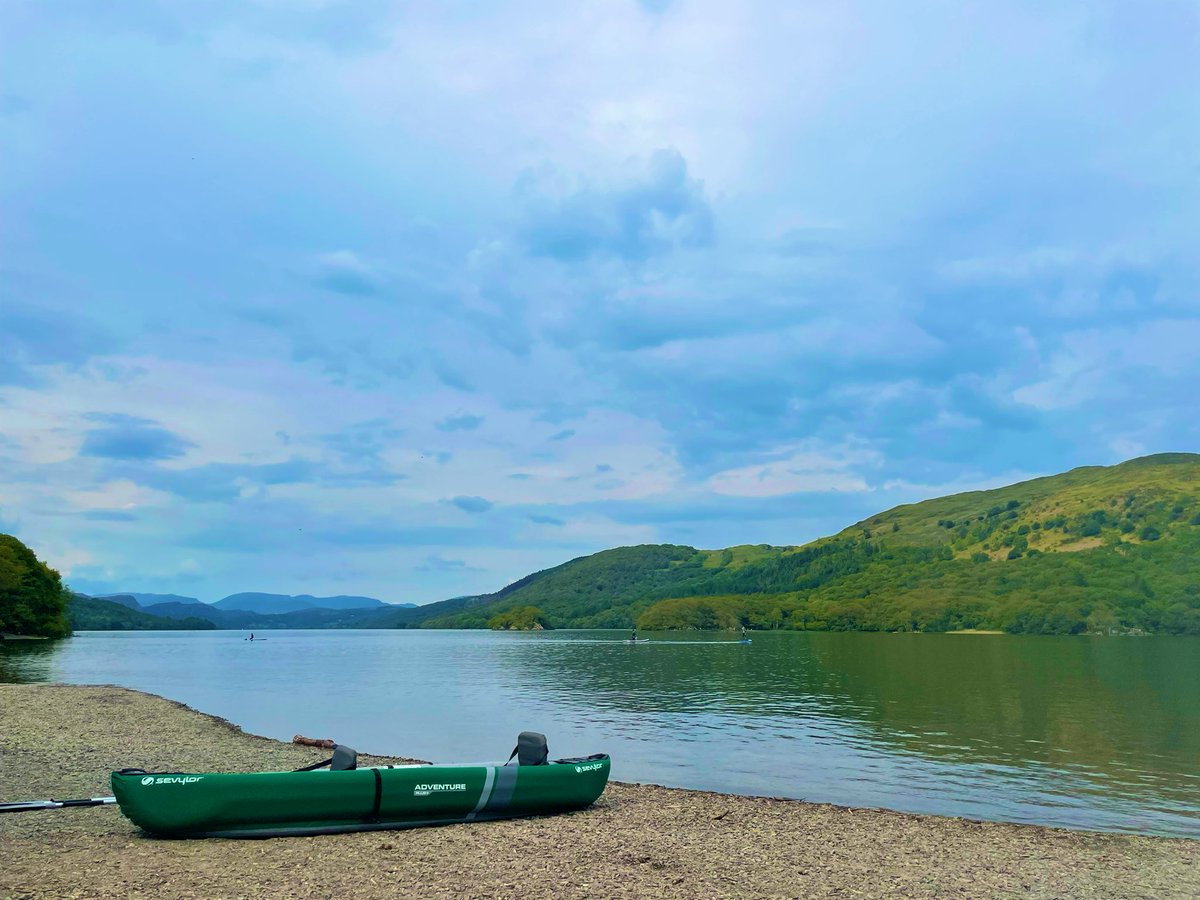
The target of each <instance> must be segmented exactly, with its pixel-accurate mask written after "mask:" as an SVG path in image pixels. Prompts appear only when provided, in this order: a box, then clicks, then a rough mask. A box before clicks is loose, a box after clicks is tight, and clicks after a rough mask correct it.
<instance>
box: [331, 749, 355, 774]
mask: <svg viewBox="0 0 1200 900" xmlns="http://www.w3.org/2000/svg"><path fill="white" fill-rule="evenodd" d="M357 768H358V752H357V751H355V750H353V749H351V748H350V747H346V746H344V745H342V744H338V745H336V746H335V747H334V748H333V758H332V759H330V760H329V771H330V772H348V771H350V770H351V769H357Z"/></svg>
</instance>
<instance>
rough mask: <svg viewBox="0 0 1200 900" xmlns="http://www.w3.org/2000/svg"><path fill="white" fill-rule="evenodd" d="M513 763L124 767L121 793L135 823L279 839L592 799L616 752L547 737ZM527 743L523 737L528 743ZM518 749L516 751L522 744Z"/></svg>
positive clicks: (153, 828) (560, 806)
mask: <svg viewBox="0 0 1200 900" xmlns="http://www.w3.org/2000/svg"><path fill="white" fill-rule="evenodd" d="M531 737H532V738H541V744H540V752H539V749H538V746H537V742H536V741H533V742H531V746H532V747H533V749H532V751H531V752H526V751H528V750H529V747H523V749H522V753H521V759H520V760H518V761H517V762H515V763H514V762H512V761H511V760H510V762H509V763H508V764H505V765H486V764H479V765H412V766H376V767H372V768H366V769H359V768H355V765H356V762H355V759H356V754H354V751H352V750H349V748H338V752H340V753H343V754H344V753H346V752H348V753H349V754H350V758H351V761H350V763H349V765H346V764H345V763H344V762H343V764H342V765H340V766H339V765H338V763H337V759H338V757H337V753H335V757H334V760H327V761H326V763H325V765H328V764H330V763H333V764H334V769H340V770H336V771H335V770H324V771H318V770H314V769H312V768H310V769H307V770H301V771H297V772H255V773H214V774H191V773H183V772H171V773H166V772H163V773H152V772H143V771H142V770H140V769H122V770H121V771H120V772H114V773H113V774H112V789H113V794H114V795H115V797H116V799H117V803H118V804H120V807H121V812H123V813H124V814H125V815H126V816H127V817H128V818H129V819H130V820H131V821H133V823H134V824H135V825H138V826H140V827H141V828H142V829H144V830H145V831H147V832H150V833H151V834H157V835H162V836H164V837H274V836H280V835H300V834H328V833H335V832H343V831H371V830H378V829H390V828H412V827H417V826H422V825H444V824H450V823H454V822H471V821H482V820H487V819H504V818H511V817H514V816H529V815H545V814H548V813H556V812H564V811H567V810H572V809H580V808H582V807H585V806H589V805H591V804H592V803H594V802H595V801H596V799H597V798H598V797H599V796H600V794H601V793H602V792H603V791H604V786H605V785H606V784H607V783H608V771H609V758H608V756H607V754H603V753H600V754H596V755H594V756H588V757H581V758H578V759H560V760H555V761H553V762H550V761H548V760H547V759H546V754H545V738H542V737H541V735H534V734H533V733H531V732H526V733H525V734H522V735H521V741H522V742H524V743H530V742H527V738H531ZM518 746H519V747H521V746H522V745H521V744H519V745H518ZM513 755H514V756H516V755H517V751H515V750H514V751H513Z"/></svg>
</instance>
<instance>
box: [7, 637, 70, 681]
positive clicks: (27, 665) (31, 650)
mask: <svg viewBox="0 0 1200 900" xmlns="http://www.w3.org/2000/svg"><path fill="white" fill-rule="evenodd" d="M62 643H63V641H19V640H7V641H0V684H24V683H27V682H34V681H49V680H51V676H50V671H51V664H52V663H53V661H54V657H55V654H56V653H57V651H58V649H59V647H60V645H61V644H62Z"/></svg>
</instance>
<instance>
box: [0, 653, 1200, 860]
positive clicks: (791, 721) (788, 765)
mask: <svg viewBox="0 0 1200 900" xmlns="http://www.w3.org/2000/svg"><path fill="white" fill-rule="evenodd" d="M621 636H622V635H620V634H619V633H614V632H604V631H597V632H584V631H575V632H565V631H564V632H550V633H546V634H504V633H493V632H464V631H454V632H444V631H443V632H439V631H290V632H289V631H272V632H269V633H268V635H267V637H268V640H267V641H266V642H265V643H259V642H255V643H253V644H252V643H248V642H246V641H244V640H242V636H241V635H240V634H238V633H235V632H225V631H216V632H211V631H210V632H140V633H137V632H134V633H120V632H109V633H100V632H93V633H85V634H80V635H78V636H76V637H75V638H73V639H71V640H68V641H63V642H60V643H58V644H57V645H51V646H46V645H41V646H30V645H28V644H22V645H19V646H18V645H15V644H10V645H7V646H5V645H0V681H65V682H75V683H112V684H120V685H126V686H129V687H134V688H139V689H142V690H146V691H152V692H154V693H158V694H163V695H164V696H167V697H170V698H172V699H175V700H181V701H183V702H185V703H187V704H189V705H191V706H194V707H196V708H197V709H201V710H203V711H205V712H210V713H214V714H216V715H220V716H223V717H225V718H227V719H229V720H231V721H233V722H236V723H238V724H239V725H242V726H243V727H244V728H246V729H247V730H249V731H252V732H256V733H259V734H266V735H270V736H271V737H276V738H282V739H285V740H286V739H290V738H291V737H292V735H294V734H296V733H301V734H306V735H311V736H318V737H332V738H334V739H336V740H337V741H339V742H342V743H346V744H349V745H350V746H353V747H357V748H358V749H360V750H364V751H371V752H375V753H388V754H398V755H410V756H417V757H420V758H424V759H433V760H440V761H478V760H483V759H497V758H499V759H503V758H504V757H506V756H507V755H508V752H509V750H511V748H512V746H513V743H514V740H515V737H516V734H517V732H519V731H522V730H525V729H531V730H535V731H542V732H544V733H545V734H546V735H547V736H548V737H549V741H550V749H551V753H552V754H553V755H556V756H568V755H581V754H587V753H594V752H598V751H607V752H609V753H611V754H612V756H613V777H614V778H616V779H619V780H625V781H649V782H657V783H660V784H667V785H672V786H679V787H690V788H705V789H710V790H717V791H727V792H733V793H740V794H766V795H778V796H786V797H802V798H807V799H809V800H820V801H829V802H833V803H840V804H846V805H852V806H883V807H890V808H892V809H900V810H908V811H912V812H927V813H940V814H948V815H961V816H970V817H975V818H983V819H1001V820H1010V821H1017V822H1037V823H1042V824H1049V825H1063V826H1068V827H1077V828H1099V829H1113V830H1122V831H1140V832H1153V833H1161V834H1178V835H1187V836H1190V837H1200V640H1196V639H1189V638H1141V639H1138V638H1124V639H1122V638H1081V637H1073V638H1061V637H1009V636H987V635H970V636H968V635H898V634H897V635H883V634H880V635H876V634H805V633H782V634H756V635H754V643H753V644H752V645H750V646H744V645H740V644H737V643H732V642H729V639H728V638H727V637H721V636H712V637H710V636H697V635H669V634H662V635H649V636H650V637H653V638H655V639H656V640H655V641H654V642H653V643H650V644H644V645H639V646H629V645H627V644H624V643H617V642H616V641H618V640H619V638H620V637H621ZM0 741H2V738H0ZM128 764H129V765H131V766H133V765H137V764H138V760H137V759H136V758H131V759H130V760H129V761H128ZM213 764H214V766H217V765H219V759H214V760H213Z"/></svg>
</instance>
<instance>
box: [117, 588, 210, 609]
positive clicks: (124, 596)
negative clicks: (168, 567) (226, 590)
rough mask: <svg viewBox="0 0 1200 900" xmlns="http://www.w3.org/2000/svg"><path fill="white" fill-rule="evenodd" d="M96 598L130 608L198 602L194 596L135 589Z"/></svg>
mask: <svg viewBox="0 0 1200 900" xmlns="http://www.w3.org/2000/svg"><path fill="white" fill-rule="evenodd" d="M97 599H100V600H111V601H112V602H113V603H120V604H121V605H122V606H129V608H130V609H137V608H138V607H147V606H153V605H154V604H156V603H191V604H196V603H199V602H200V601H199V600H197V599H196V598H195V597H181V596H180V595H179V594H144V593H140V592H135V591H122V592H121V593H119V594H102V595H100V596H99V597H98V598H97ZM129 600H132V601H134V603H135V604H136V605H135V606H130V604H129V602H128V601H129Z"/></svg>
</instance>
